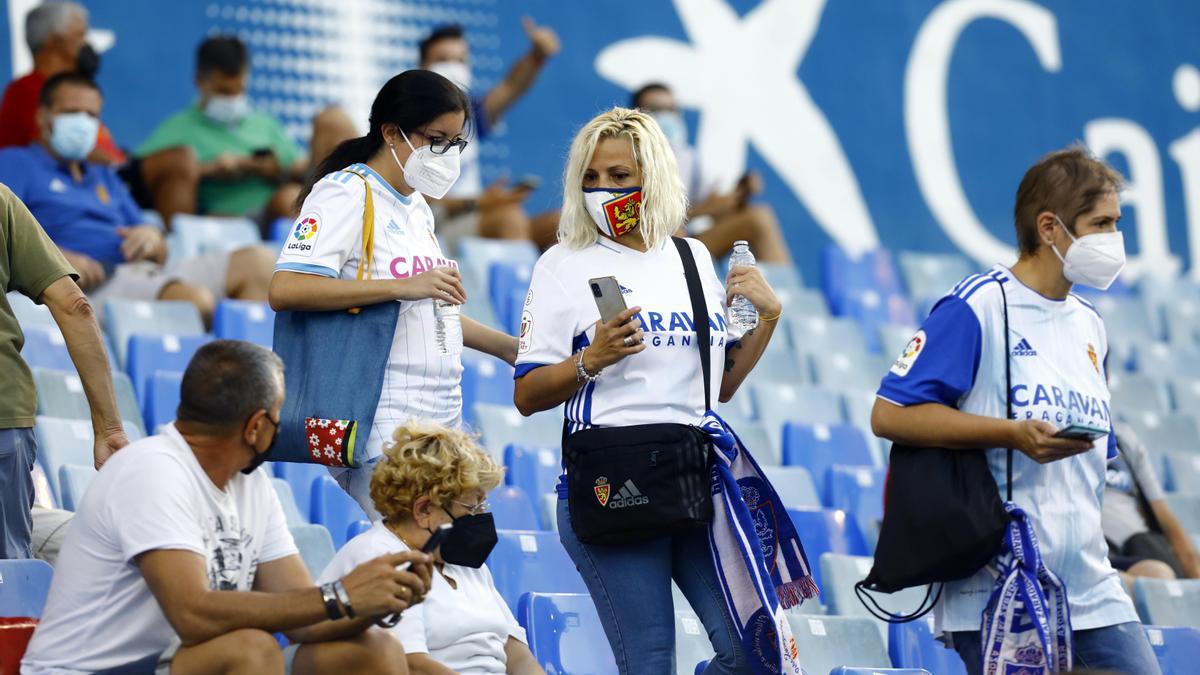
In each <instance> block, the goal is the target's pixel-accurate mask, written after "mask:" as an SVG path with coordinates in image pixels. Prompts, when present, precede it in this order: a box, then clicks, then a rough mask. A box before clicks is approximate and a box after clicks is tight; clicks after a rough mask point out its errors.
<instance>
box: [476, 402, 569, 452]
mask: <svg viewBox="0 0 1200 675" xmlns="http://www.w3.org/2000/svg"><path fill="white" fill-rule="evenodd" d="M475 421H476V430H477V431H479V432H480V433H482V434H483V445H484V447H485V448H487V450H488V452H490V453H491V455H492V457H493V458H495V459H496V461H499V462H502V461H504V449H505V448H507V447H508V446H510V445H512V444H514V443H528V444H531V445H560V444H561V443H562V430H563V416H562V408H561V407H559V408H554V409H553V410H544V411H542V412H540V413H537V414H535V415H532V416H530V417H524V416H522V415H521V413H520V412H518V411H517V409H516V408H514V407H513V406H511V405H494V404H489V403H476V404H475Z"/></svg>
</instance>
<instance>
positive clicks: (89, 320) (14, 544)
mask: <svg viewBox="0 0 1200 675" xmlns="http://www.w3.org/2000/svg"><path fill="white" fill-rule="evenodd" d="M74 276H75V270H73V269H71V266H70V265H69V264H67V261H66V259H65V258H63V256H62V254H61V253H59V251H58V247H57V246H55V245H54V242H52V241H50V237H48V236H47V235H46V233H45V232H44V231H42V228H41V226H40V225H38V223H37V221H36V220H34V218H33V216H32V215H31V214H30V213H29V209H26V208H25V205H24V204H22V203H21V200H19V199H17V198H16V197H15V196H14V195H13V193H12V191H11V190H9V189H8V187H7V186H5V185H3V184H0V382H3V383H4V393H3V395H2V396H0V526H3V528H4V532H3V536H0V558H29V557H31V551H30V546H29V544H30V536H31V535H30V529H31V527H32V519H31V515H30V510H31V508H32V507H33V475H32V471H33V462H34V460H35V458H36V454H37V441H36V440H35V438H34V435H33V422H34V417H35V416H36V415H37V395H36V393H35V391H34V388H33V375H32V374H31V373H30V371H29V366H28V365H26V364H25V362H24V361H22V360H21V356H20V352H21V347H22V346H24V344H25V335H24V334H23V333H22V332H21V326H20V325H19V324H18V323H17V318H16V316H15V315H14V314H13V310H12V306H11V305H9V302H8V295H7V294H8V293H9V292H10V291H15V292H17V293H21V294H22V295H25V296H27V297H29V298H30V299H32V300H33V301H35V302H39V303H44V304H45V305H46V306H47V307H49V308H50V314H51V315H52V316H53V317H54V321H55V323H57V324H58V328H59V330H61V331H62V335H63V338H64V339H65V341H66V343H67V349H68V351H69V352H70V354H71V361H73V362H74V363H75V369H76V370H77V371H78V372H79V380H80V382H81V383H82V384H83V391H84V393H85V394H86V395H87V400H88V405H89V407H90V408H91V412H92V432H93V438H94V439H95V442H94V446H93V452H94V456H95V462H96V468H97V469H98V468H100V465H101V464H103V463H104V461H105V460H107V459H108V458H109V456H110V455H112V453H114V452H116V451H117V450H118V449H120V448H122V447H124V446H125V445H126V444H127V443H128V442H129V441H128V440H127V439H126V437H125V430H124V428H123V427H122V426H121V416H120V414H119V413H118V412H117V401H116V397H115V396H114V395H113V385H112V373H111V372H110V371H109V369H108V356H107V355H106V354H105V352H104V342H103V340H102V339H101V337H100V327H99V326H98V325H97V324H96V317H95V313H94V312H93V310H92V305H91V303H89V302H88V299H87V297H86V296H85V295H84V294H83V291H81V290H79V286H76V285H75V280H74V278H73V277H74Z"/></svg>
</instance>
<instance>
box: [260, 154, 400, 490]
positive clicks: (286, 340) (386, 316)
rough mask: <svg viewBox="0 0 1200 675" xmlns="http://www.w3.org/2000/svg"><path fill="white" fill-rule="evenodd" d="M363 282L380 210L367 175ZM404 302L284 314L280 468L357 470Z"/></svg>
mask: <svg viewBox="0 0 1200 675" xmlns="http://www.w3.org/2000/svg"><path fill="white" fill-rule="evenodd" d="M352 173H354V174H355V175H357V176H358V177H359V178H361V179H362V181H363V185H364V186H365V187H366V197H365V200H364V204H363V222H362V255H361V256H360V258H359V263H358V273H357V275H356V277H357V278H358V279H359V280H362V279H364V278H366V279H369V278H370V276H371V262H372V254H373V249H374V243H375V242H374V239H375V209H374V204H373V201H372V199H371V185H370V183H368V182H367V178H366V176H363V175H362V174H361V173H358V172H352ZM399 316H400V303H399V302H393V301H389V302H381V303H379V304H376V305H370V306H367V307H354V308H351V309H349V310H336V311H329V312H299V311H297V312H279V313H277V314H276V315H275V339H274V344H273V349H274V351H275V353H276V354H278V355H279V358H280V359H282V360H283V364H284V377H285V380H286V383H287V384H286V398H285V400H284V404H283V410H282V412H281V413H280V420H281V421H280V427H279V440H278V442H276V444H275V447H274V449H272V451H271V456H270V458H271V460H273V461H276V462H301V463H314V464H325V465H327V466H346V467H358V466H360V465H361V464H362V455H363V451H364V449H365V448H366V445H367V440H368V438H369V436H370V433H371V427H372V425H373V424H374V422H375V408H376V407H377V406H378V405H379V394H380V391H381V390H382V389H383V378H384V375H385V374H386V373H387V362H388V354H389V353H390V352H391V348H392V337H393V336H394V334H395V332H396V321H397V319H398V318H399Z"/></svg>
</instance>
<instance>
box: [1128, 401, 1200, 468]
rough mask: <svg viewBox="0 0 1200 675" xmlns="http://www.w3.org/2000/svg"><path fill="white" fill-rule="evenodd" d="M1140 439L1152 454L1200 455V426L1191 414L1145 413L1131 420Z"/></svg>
mask: <svg viewBox="0 0 1200 675" xmlns="http://www.w3.org/2000/svg"><path fill="white" fill-rule="evenodd" d="M1131 423H1132V425H1133V427H1134V430H1135V431H1137V435H1138V438H1139V439H1140V440H1141V441H1142V442H1143V443H1145V444H1146V447H1147V448H1149V449H1150V451H1151V452H1152V453H1154V454H1155V455H1157V456H1160V457H1161V456H1162V455H1163V453H1167V452H1183V453H1190V454H1200V424H1197V422H1196V418H1195V417H1193V416H1192V415H1191V414H1190V412H1177V413H1168V414H1161V413H1143V414H1141V415H1138V416H1137V417H1134V418H1133V419H1132V420H1131Z"/></svg>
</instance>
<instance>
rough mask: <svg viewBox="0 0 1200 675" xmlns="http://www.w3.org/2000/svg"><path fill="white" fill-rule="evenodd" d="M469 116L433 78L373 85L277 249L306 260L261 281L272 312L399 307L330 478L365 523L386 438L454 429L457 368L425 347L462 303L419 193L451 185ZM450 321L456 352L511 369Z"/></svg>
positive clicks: (486, 333)
mask: <svg viewBox="0 0 1200 675" xmlns="http://www.w3.org/2000/svg"><path fill="white" fill-rule="evenodd" d="M469 114H470V103H469V102H468V100H467V97H466V96H465V95H464V94H463V92H462V91H461V90H460V89H459V88H458V87H456V86H455V85H454V84H452V83H451V82H450V81H449V80H447V79H446V78H444V77H442V76H441V75H438V74H436V73H432V72H429V71H426V70H409V71H405V72H403V73H400V74H399V75H396V76H395V77H393V78H392V79H391V80H389V81H388V82H387V83H386V84H384V85H383V88H382V89H380V90H379V93H378V94H377V95H376V97H375V101H374V103H372V105H371V122H370V131H369V132H368V133H367V135H366V136H363V137H361V138H355V139H352V140H349V141H346V142H345V143H343V144H341V145H339V146H338V147H337V149H336V150H334V151H333V153H331V154H330V155H329V157H327V158H326V159H325V161H324V162H322V163H321V165H320V166H319V167H318V168H317V170H316V172H315V173H314V175H313V182H312V183H310V184H309V186H308V189H307V190H306V192H305V194H304V195H303V197H304V206H303V207H302V208H301V211H300V219H299V220H298V221H297V223H296V228H297V229H296V230H294V231H293V233H292V234H291V235H289V239H288V241H289V242H299V241H300V240H301V235H302V234H303V235H304V240H303V241H304V242H305V246H307V248H303V247H301V246H300V244H299V243H289V244H285V245H284V247H283V250H282V251H281V253H280V256H279V260H278V262H277V264H276V265H275V276H274V277H273V278H272V280H271V305H272V307H274V308H275V309H276V310H277V311H283V310H300V311H326V310H340V309H349V308H351V307H359V306H362V305H370V304H378V303H384V302H396V301H399V302H400V303H401V305H400V307H401V309H400V316H399V319H398V321H397V324H396V331H395V334H394V337H393V342H392V346H391V351H390V352H389V356H388V366H387V367H388V375H387V377H386V378H385V380H384V386H383V390H382V391H381V392H380V393H379V407H378V408H377V410H376V413H375V423H374V426H373V427H372V428H371V430H370V435H369V436H368V441H367V445H366V454H365V456H364V459H363V463H362V466H360V467H359V468H356V469H347V468H332V469H330V472H331V473H332V475H333V477H334V478H335V479H336V480H337V481H338V483H339V484H340V485H341V486H342V488H343V489H344V490H346V492H347V493H348V494H349V495H350V496H351V497H354V499H355V500H356V501H357V502H358V503H359V505H360V506H362V508H363V510H364V511H365V512H367V513H368V514H370V515H371V516H372V520H378V515H377V514H375V508H374V506H373V505H372V502H371V497H370V494H369V489H370V486H369V481H370V478H371V471H372V470H373V469H374V467H375V463H376V462H378V461H379V460H380V458H381V457H382V456H383V444H384V443H385V442H386V441H387V439H388V438H390V437H391V433H392V430H393V429H395V428H396V427H397V426H398V425H400V424H403V423H405V422H407V421H408V420H410V419H425V420H431V421H434V422H437V423H439V424H444V425H445V426H448V427H457V426H460V425H461V424H462V390H461V387H460V383H459V380H460V379H461V376H462V359H461V357H460V356H459V355H457V354H442V353H441V352H440V351H439V349H438V347H437V345H436V344H435V341H434V329H435V328H434V327H435V319H434V301H435V300H437V301H444V302H450V303H454V304H462V303H464V302H466V300H467V297H466V291H464V290H463V286H462V277H461V276H460V275H459V273H458V263H456V262H455V261H453V260H451V259H449V258H448V257H447V256H446V255H445V254H444V253H443V252H442V248H441V244H440V243H438V240H437V237H436V235H435V234H434V220H433V213H432V211H430V209H429V205H428V203H427V202H426V201H425V193H435V194H434V196H440V195H441V194H444V191H445V189H446V187H447V185H446V181H448V180H452V178H453V175H457V166H456V164H457V159H458V153H460V152H461V148H462V146H463V145H464V144H466V143H467V141H466V140H464V139H463V138H462V135H463V133H464V129H465V128H466V124H467V121H468V119H469V118H468V116H469ZM452 174H453V175H452ZM430 176H438V177H439V178H438V179H437V180H438V184H436V185H432V184H430V183H429V181H428V179H429V177H430ZM410 178H412V179H413V181H414V183H413V184H410V183H409V182H408V181H409V179H410ZM443 179H444V180H443ZM364 181H365V182H366V183H367V184H368V185H370V190H371V195H372V204H373V209H374V215H375V225H374V227H375V230H374V231H375V234H374V248H373V253H372V259H373V262H372V267H371V269H370V270H367V271H366V272H365V274H366V276H367V278H366V279H361V280H360V279H359V278H358V267H359V259H360V257H362V253H361V250H362V222H363V212H364V208H365V195H366V189H365V187H364ZM418 181H420V184H419V185H418V184H417V182H418ZM422 191H424V192H422ZM301 228H303V230H302V229H301ZM314 232H315V233H316V234H315V235H313V234H312V233H314ZM477 301H479V302H487V299H486V298H479V299H478V300H477ZM461 321H462V341H463V345H464V346H466V347H468V348H470V349H475V350H478V351H481V352H484V353H486V354H490V355H492V356H494V357H496V358H498V359H501V360H503V361H504V362H506V363H509V364H511V363H513V362H514V361H515V360H516V356H517V340H516V338H514V337H513V336H511V335H505V334H504V333H501V332H499V331H496V330H493V329H491V328H488V327H487V326H484V325H483V324H481V323H478V322H476V321H473V320H472V319H470V318H468V317H467V316H466V315H465V314H464V315H463V316H462V317H461ZM278 335H279V333H276V336H278ZM312 367H314V368H320V367H324V366H323V364H320V363H314V364H312Z"/></svg>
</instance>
